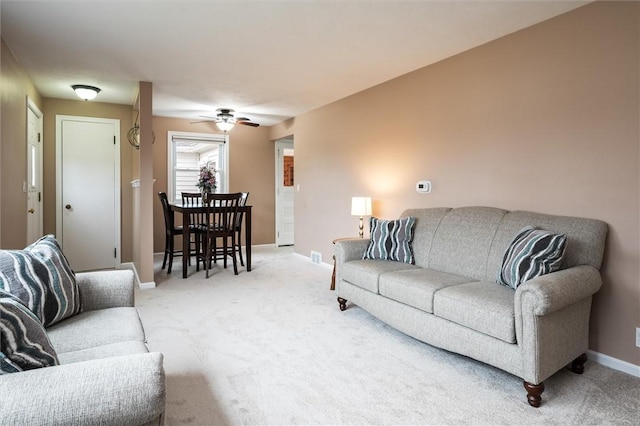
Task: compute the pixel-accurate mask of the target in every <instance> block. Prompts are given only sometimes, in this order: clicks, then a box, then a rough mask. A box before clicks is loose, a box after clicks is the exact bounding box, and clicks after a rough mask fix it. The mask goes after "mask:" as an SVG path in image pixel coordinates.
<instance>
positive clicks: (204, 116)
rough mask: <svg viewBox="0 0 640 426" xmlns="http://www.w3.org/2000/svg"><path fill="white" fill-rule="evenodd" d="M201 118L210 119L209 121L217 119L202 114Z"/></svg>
mask: <svg viewBox="0 0 640 426" xmlns="http://www.w3.org/2000/svg"><path fill="white" fill-rule="evenodd" d="M200 117H202V118H208V119H209V120H215V119H216V117H212V116H210V115H202V114H201V115H200Z"/></svg>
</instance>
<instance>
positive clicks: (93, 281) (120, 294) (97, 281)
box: [76, 269, 134, 312]
mask: <svg viewBox="0 0 640 426" xmlns="http://www.w3.org/2000/svg"><path fill="white" fill-rule="evenodd" d="M76 282H77V283H78V288H79V289H80V298H81V300H82V310H83V311H85V312H86V311H93V310H97V309H105V308H115V307H133V306H134V291H133V287H134V277H133V271H130V270H128V269H122V270H115V271H96V272H81V273H78V274H76Z"/></svg>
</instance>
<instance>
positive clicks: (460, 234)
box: [429, 207, 507, 280]
mask: <svg viewBox="0 0 640 426" xmlns="http://www.w3.org/2000/svg"><path fill="white" fill-rule="evenodd" d="M506 213H507V212H506V210H501V209H496V208H492V207H460V208H456V209H453V210H451V211H450V212H448V213H447V215H446V216H445V217H443V218H442V220H441V221H440V225H439V226H438V229H437V230H436V233H435V235H434V237H433V242H432V244H431V251H430V253H429V267H430V268H431V269H436V270H438V271H444V272H449V273H452V274H456V275H462V276H465V277H471V278H475V279H476V280H484V279H485V275H486V270H487V258H488V255H489V251H490V248H491V246H492V244H493V238H494V235H495V233H496V229H498V227H499V226H500V223H501V221H502V218H503V217H504V215H505V214H506ZM496 273H497V272H496V271H494V272H493V276H492V279H494V280H495V274H496Z"/></svg>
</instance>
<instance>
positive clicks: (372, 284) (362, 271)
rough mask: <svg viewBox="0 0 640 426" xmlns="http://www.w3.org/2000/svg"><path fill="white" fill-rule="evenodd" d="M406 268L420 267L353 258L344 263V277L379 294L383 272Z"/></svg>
mask: <svg viewBox="0 0 640 426" xmlns="http://www.w3.org/2000/svg"><path fill="white" fill-rule="evenodd" d="M406 269H419V267H417V266H414V265H409V264H407V263H404V262H394V261H392V260H370V259H367V260H352V261H350V262H346V263H344V264H343V265H342V279H343V280H344V281H347V282H349V283H351V284H353V285H355V286H358V287H361V288H363V289H365V290H369V291H370V292H373V293H376V294H377V293H378V292H379V291H378V279H379V278H380V275H381V274H384V273H386V272H393V271H401V270H406Z"/></svg>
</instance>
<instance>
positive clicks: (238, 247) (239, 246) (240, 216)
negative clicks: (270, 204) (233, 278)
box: [235, 192, 249, 266]
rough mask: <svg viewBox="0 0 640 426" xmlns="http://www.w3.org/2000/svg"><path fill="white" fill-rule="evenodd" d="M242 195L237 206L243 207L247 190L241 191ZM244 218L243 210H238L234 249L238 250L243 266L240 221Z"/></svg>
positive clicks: (247, 195)
mask: <svg viewBox="0 0 640 426" xmlns="http://www.w3.org/2000/svg"><path fill="white" fill-rule="evenodd" d="M241 194H242V196H241V197H240V202H239V203H238V206H240V207H244V206H246V205H247V199H248V198H249V193H248V192H242V193H241ZM243 219H244V211H238V217H237V222H236V226H235V229H236V245H235V249H236V251H237V252H238V256H239V257H240V265H242V266H244V259H243V258H242V221H243Z"/></svg>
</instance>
